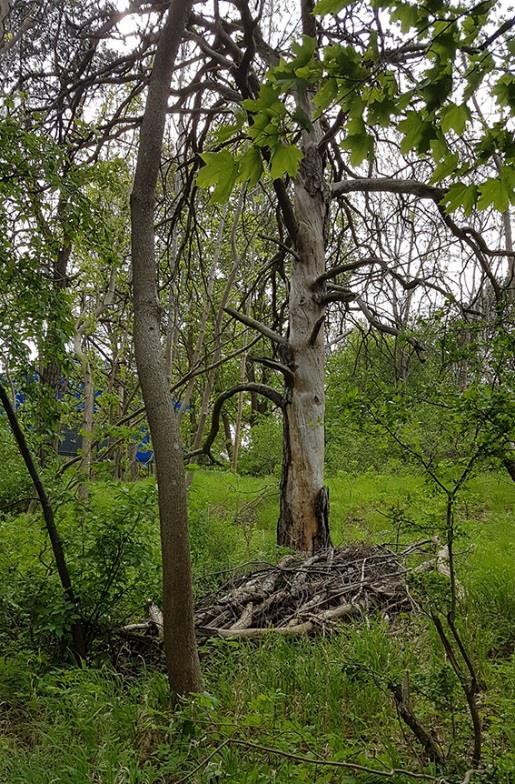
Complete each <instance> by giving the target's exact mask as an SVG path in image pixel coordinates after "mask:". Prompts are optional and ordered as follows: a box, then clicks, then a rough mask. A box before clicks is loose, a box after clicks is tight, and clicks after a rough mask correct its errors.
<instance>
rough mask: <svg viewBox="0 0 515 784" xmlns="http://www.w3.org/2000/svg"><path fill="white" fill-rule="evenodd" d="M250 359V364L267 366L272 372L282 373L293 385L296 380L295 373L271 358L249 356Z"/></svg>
mask: <svg viewBox="0 0 515 784" xmlns="http://www.w3.org/2000/svg"><path fill="white" fill-rule="evenodd" d="M248 359H249V360H250V362H259V363H260V364H261V365H266V367H269V368H272V370H277V371H278V372H279V373H282V374H283V376H284V377H285V379H286V380H287V381H290V382H291V383H293V381H294V379H295V373H294V372H293V370H292V369H291V368H289V367H288V365H283V363H282V362H278V361H277V360H276V359H272V358H271V357H252V356H250V355H249V357H248Z"/></svg>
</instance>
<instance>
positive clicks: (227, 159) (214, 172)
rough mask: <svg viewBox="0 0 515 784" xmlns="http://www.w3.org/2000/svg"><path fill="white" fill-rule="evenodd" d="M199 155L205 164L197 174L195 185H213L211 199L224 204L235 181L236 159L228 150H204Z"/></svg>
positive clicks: (202, 186)
mask: <svg viewBox="0 0 515 784" xmlns="http://www.w3.org/2000/svg"><path fill="white" fill-rule="evenodd" d="M200 157H201V158H202V160H203V161H204V164H205V166H203V167H202V168H201V169H200V171H199V173H198V174H197V185H198V186H199V188H209V187H212V186H214V190H213V192H212V194H211V201H212V202H213V204H224V203H225V202H227V201H228V199H229V197H230V195H231V193H232V189H233V188H234V183H235V182H236V176H237V174H238V163H237V161H236V160H235V158H234V156H233V155H231V153H230V152H229V151H228V150H222V151H221V152H205V153H203V154H202V155H201V156H200Z"/></svg>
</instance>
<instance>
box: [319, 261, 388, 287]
mask: <svg viewBox="0 0 515 784" xmlns="http://www.w3.org/2000/svg"><path fill="white" fill-rule="evenodd" d="M368 264H383V265H384V262H383V261H381V259H378V258H377V256H367V258H365V259H359V260H358V261H350V262H349V263H348V264H338V266H337V267H331V269H328V270H326V271H325V272H323V273H322V274H321V275H319V276H318V278H316V279H315V280H314V281H313V283H312V284H311V288H312V289H315V288H317V287H318V286H320V284H321V283H324V282H325V281H326V280H331V279H332V278H336V277H337V276H338V275H342V274H343V273H344V272H352V271H353V270H356V269H359V268H360V267H366V266H367V265H368Z"/></svg>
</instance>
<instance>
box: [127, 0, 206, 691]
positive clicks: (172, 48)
mask: <svg viewBox="0 0 515 784" xmlns="http://www.w3.org/2000/svg"><path fill="white" fill-rule="evenodd" d="M190 8H191V0H173V2H171V3H170V8H169V11H168V16H167V19H166V22H165V25H164V27H163V30H162V32H161V35H160V38H159V43H158V46H157V51H156V55H155V60H154V67H153V70H152V75H151V78H150V84H149V90H148V96H147V102H146V106H145V112H144V115H143V123H142V126H141V132H140V143H139V150H138V159H137V165H136V174H135V178H134V186H133V191H132V194H131V218H132V269H133V296H134V342H135V352H136V364H137V368H138V377H139V381H140V385H141V390H142V393H143V400H144V402H145V407H146V412H147V417H148V422H149V426H150V433H151V436H152V443H153V447H154V456H155V463H156V472H157V483H158V490H159V518H160V530H161V549H162V562H163V600H162V601H163V622H164V648H165V654H166V663H167V670H168V678H169V681H170V686H171V689H172V692H173V693H174V694H179V695H180V694H187V693H189V692H194V691H198V690H199V688H200V667H199V660H198V653H197V644H196V640H195V628H194V616H193V591H192V577H191V560H190V548H189V536H188V518H187V503H186V482H185V472H184V464H183V457H182V450H181V445H180V442H179V429H178V423H177V419H176V416H175V414H174V411H173V408H172V403H171V399H170V393H169V386H168V377H167V368H166V363H165V359H164V352H163V347H162V344H161V339H160V307H159V303H158V299H157V271H156V261H155V249H154V206H155V188H156V181H157V176H158V172H159V166H160V161H161V151H162V144H163V133H164V127H165V120H166V112H167V107H168V96H169V91H170V81H171V77H172V71H173V67H174V63H175V60H176V57H177V52H178V49H179V44H180V41H181V38H182V35H183V33H184V28H185V25H186V22H187V18H188V14H189V11H190Z"/></svg>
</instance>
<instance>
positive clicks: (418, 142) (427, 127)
mask: <svg viewBox="0 0 515 784" xmlns="http://www.w3.org/2000/svg"><path fill="white" fill-rule="evenodd" d="M398 127H399V130H400V131H402V132H403V134H404V138H403V139H402V141H401V145H400V147H401V152H403V153H406V152H409V151H410V150H416V151H417V152H419V153H422V152H426V150H428V149H429V145H430V143H431V140H432V139H434V138H436V130H435V128H434V127H433V124H432V123H431V122H429V120H426V119H424V117H422V116H421V115H420V114H419V112H408V113H407V114H406V119H405V120H401V121H400V123H399V126H398Z"/></svg>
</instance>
